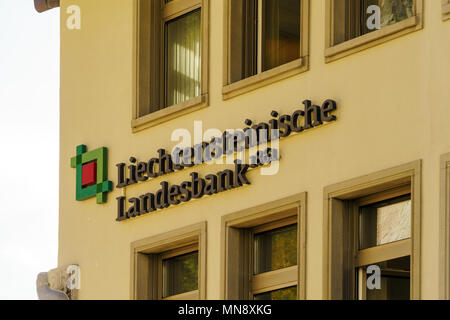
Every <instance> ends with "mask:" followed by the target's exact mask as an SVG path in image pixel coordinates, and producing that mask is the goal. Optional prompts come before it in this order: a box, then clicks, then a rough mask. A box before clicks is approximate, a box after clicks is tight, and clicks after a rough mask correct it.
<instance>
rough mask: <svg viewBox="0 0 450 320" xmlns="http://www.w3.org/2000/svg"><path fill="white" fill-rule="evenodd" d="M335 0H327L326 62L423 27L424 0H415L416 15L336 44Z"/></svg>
mask: <svg viewBox="0 0 450 320" xmlns="http://www.w3.org/2000/svg"><path fill="white" fill-rule="evenodd" d="M334 1H335V0H325V51H324V56H325V62H326V63H329V62H332V61H335V60H338V59H341V58H343V57H346V56H348V55H351V54H354V53H357V52H360V51H363V50H365V49H368V48H372V47H374V46H377V45H379V44H381V43H384V42H387V41H390V40H392V39H395V38H398V37H401V36H403V35H405V34H408V33H411V32H414V31H417V30H421V29H422V28H423V7H424V6H423V0H414V6H415V15H414V16H412V17H410V18H408V19H405V20H403V21H400V22H397V23H395V24H392V25H389V26H386V27H384V28H381V29H380V30H376V31H372V32H370V33H367V34H365V35H362V36H359V37H356V38H353V39H350V40H347V41H345V42H342V43H340V44H336V45H334V20H333V19H334Z"/></svg>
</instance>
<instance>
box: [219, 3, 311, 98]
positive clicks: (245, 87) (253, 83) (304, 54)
mask: <svg viewBox="0 0 450 320" xmlns="http://www.w3.org/2000/svg"><path fill="white" fill-rule="evenodd" d="M298 1H300V55H299V57H300V58H298V59H296V60H294V61H291V62H288V63H286V64H283V65H281V66H278V67H275V68H272V69H269V70H267V71H264V72H260V71H259V70H258V73H257V74H256V75H254V76H250V77H248V78H245V79H242V80H239V81H236V82H234V83H231V79H230V68H231V60H230V59H231V54H230V50H231V49H232V48H231V46H230V34H231V24H232V21H231V0H225V1H224V31H223V32H224V35H223V40H224V43H223V57H224V60H223V86H222V98H223V100H228V99H230V98H233V97H235V96H238V95H241V94H244V93H247V92H250V91H253V90H256V89H258V88H260V87H263V86H266V85H269V84H272V83H274V82H277V81H280V80H282V79H285V78H288V77H291V76H293V75H296V74H300V73H302V72H305V71H307V70H309V19H310V9H309V8H310V0H298ZM259 11H261V10H259ZM259 20H260V19H259ZM260 24H261V21H260ZM257 36H258V35H257ZM259 40H261V39H259ZM259 42H261V41H259ZM261 50H262V45H258V46H257V52H258V57H257V60H261V57H260V56H261ZM258 64H260V63H258ZM258 69H259V68H258Z"/></svg>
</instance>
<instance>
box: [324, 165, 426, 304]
mask: <svg viewBox="0 0 450 320" xmlns="http://www.w3.org/2000/svg"><path fill="white" fill-rule="evenodd" d="M421 172H422V161H421V160H418V161H414V162H411V163H407V164H404V165H400V166H397V167H394V168H390V169H386V170H382V171H379V172H376V173H372V174H368V175H364V176H362V177H359V178H355V179H352V180H348V181H344V182H341V183H337V184H334V185H330V186H327V187H325V188H324V216H323V219H324V235H323V255H324V258H323V279H324V282H323V295H324V296H323V298H324V299H333V300H334V299H337V300H341V299H356V298H358V296H357V292H356V283H355V281H356V277H355V276H354V275H353V272H354V270H356V268H355V265H356V263H357V260H356V259H355V252H357V247H356V246H357V232H355V229H354V228H355V223H357V219H356V218H357V216H355V214H356V213H358V211H357V209H358V208H359V207H358V206H357V203H356V201H355V200H357V199H361V198H363V197H366V196H370V197H374V196H375V197H377V196H379V195H377V194H384V195H386V196H388V197H389V198H395V197H396V196H398V195H401V194H402V193H403V194H404V192H405V191H404V188H406V186H407V188H409V189H410V191H409V193H410V194H411V238H410V239H409V240H407V241H405V242H402V243H400V242H398V243H393V244H386V245H384V246H383V247H384V249H388V250H390V252H387V255H386V253H383V254H384V256H383V257H393V258H395V257H396V254H398V252H406V250H408V247H410V252H411V253H410V257H411V258H410V259H411V260H410V261H411V277H410V281H411V287H410V292H411V299H413V300H418V299H420V296H421V283H420V281H421V275H420V259H421V185H422V182H421V179H422V178H421V174H422V173H421ZM355 220H356V221H355ZM352 229H353V230H352ZM347 234H349V235H350V236H346V235H347ZM346 247H350V250H347V249H345V248H346ZM380 247H381V246H380ZM366 250H371V251H373V252H375V251H379V250H380V249H379V248H376V247H375V249H366ZM369 258H370V257H369ZM348 270H351V273H352V274H350V273H349V271H348Z"/></svg>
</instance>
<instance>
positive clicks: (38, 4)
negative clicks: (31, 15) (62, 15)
mask: <svg viewBox="0 0 450 320" xmlns="http://www.w3.org/2000/svg"><path fill="white" fill-rule="evenodd" d="M34 7H35V8H36V11H37V12H44V11H47V10H50V9H53V8H57V7H59V0H34Z"/></svg>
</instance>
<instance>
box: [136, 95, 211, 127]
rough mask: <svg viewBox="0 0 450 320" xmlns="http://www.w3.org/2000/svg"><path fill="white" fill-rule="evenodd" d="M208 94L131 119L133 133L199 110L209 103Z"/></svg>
mask: <svg viewBox="0 0 450 320" xmlns="http://www.w3.org/2000/svg"><path fill="white" fill-rule="evenodd" d="M208 100H209V99H208V94H204V95H202V96H198V97H195V98H193V99H191V100H188V101H184V102H181V103H178V104H175V105H173V106H170V107H167V108H164V109H161V110H158V111H156V112H152V113H150V114H148V115H145V116H143V117H140V118H137V119H133V120H131V127H132V129H133V133H135V132H139V131H141V130H144V129H147V128H150V127H154V126H156V125H158V124H161V123H163V122H166V121H169V120H172V119H175V118H178V117H181V116H183V115H185V114H188V113H190V112H194V111H197V110H199V109H202V108H204V107H207V106H208V104H209V101H208Z"/></svg>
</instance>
